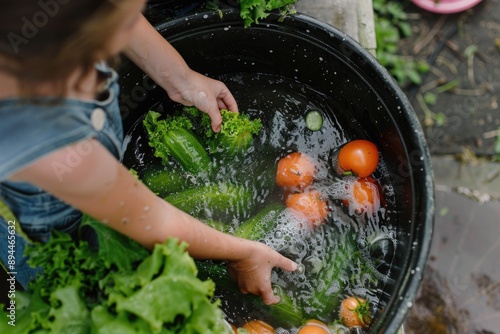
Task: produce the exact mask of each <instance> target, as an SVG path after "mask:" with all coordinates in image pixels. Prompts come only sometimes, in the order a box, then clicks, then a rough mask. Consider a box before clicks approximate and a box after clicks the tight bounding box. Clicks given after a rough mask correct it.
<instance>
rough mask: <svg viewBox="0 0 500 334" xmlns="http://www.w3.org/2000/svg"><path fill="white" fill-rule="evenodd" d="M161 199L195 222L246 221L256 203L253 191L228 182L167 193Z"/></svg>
mask: <svg viewBox="0 0 500 334" xmlns="http://www.w3.org/2000/svg"><path fill="white" fill-rule="evenodd" d="M164 199H165V200H166V201H167V202H169V203H170V204H172V205H174V206H176V207H177V208H179V209H181V210H183V211H184V212H187V213H189V214H190V215H192V216H194V217H196V218H198V219H214V220H220V221H223V222H231V221H233V220H234V219H238V220H241V219H248V218H249V217H250V216H251V215H252V214H253V211H254V210H253V207H254V206H255V204H256V203H255V199H254V196H253V191H252V189H249V188H248V187H245V186H243V185H234V184H230V183H220V184H216V185H213V184H211V185H206V186H202V187H199V188H192V189H188V190H184V191H180V192H177V193H173V194H170V195H168V196H166V197H164Z"/></svg>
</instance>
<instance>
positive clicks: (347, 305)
mask: <svg viewBox="0 0 500 334" xmlns="http://www.w3.org/2000/svg"><path fill="white" fill-rule="evenodd" d="M339 314H340V319H341V320H342V323H343V324H344V325H345V326H347V327H349V328H350V327H361V328H367V327H368V325H369V324H370V321H371V316H370V305H369V303H368V302H367V301H366V300H365V299H363V298H358V297H354V296H351V297H347V298H346V299H344V300H343V301H342V303H341V304H340V311H339Z"/></svg>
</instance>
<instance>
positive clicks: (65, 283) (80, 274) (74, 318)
mask: <svg viewBox="0 0 500 334" xmlns="http://www.w3.org/2000/svg"><path fill="white" fill-rule="evenodd" d="M83 228H87V229H89V228H90V229H91V230H92V231H94V233H95V234H96V236H97V239H98V240H99V247H98V248H97V249H95V248H94V247H91V245H90V244H89V243H88V242H87V241H84V240H78V241H75V240H72V239H71V237H70V236H69V235H67V234H65V233H62V232H54V234H53V236H52V238H51V239H50V241H49V242H47V243H45V244H42V243H35V244H33V246H31V247H30V248H29V249H28V251H27V255H28V256H29V257H30V263H31V264H32V265H34V266H41V268H42V270H43V274H42V275H40V276H39V277H38V278H36V279H35V280H34V281H33V282H31V283H30V286H29V289H28V290H27V291H22V292H21V291H19V292H16V297H15V298H16V326H15V327H12V326H10V325H8V324H7V322H6V321H2V322H0V333H13V334H15V333H35V332H36V333H75V334H78V333H116V334H118V333H120V334H122V333H127V334H131V333H141V334H142V333H213V334H219V333H232V331H231V330H230V328H229V327H227V326H226V323H225V322H224V318H223V313H222V311H221V309H220V308H219V302H215V303H213V302H212V298H213V296H214V295H213V294H214V290H215V285H214V283H213V282H212V281H209V280H206V281H202V280H200V279H199V278H198V277H197V273H198V271H197V268H196V265H195V262H194V260H193V259H192V258H191V257H190V256H189V254H188V253H187V252H186V248H187V244H186V243H179V242H178V240H176V239H169V240H167V241H166V242H165V243H163V244H158V245H156V246H155V248H154V250H153V251H152V253H150V252H149V251H148V250H146V249H145V248H143V247H142V246H140V245H139V244H137V243H135V242H134V241H133V240H131V239H129V238H127V237H125V236H123V235H121V234H119V233H117V232H115V231H114V230H112V229H110V228H109V227H107V226H106V225H104V224H102V223H100V222H97V221H95V220H92V219H91V218H89V217H84V221H83V222H82V225H81V231H82V229H83ZM0 314H1V315H2V316H3V318H6V316H5V312H4V311H0Z"/></svg>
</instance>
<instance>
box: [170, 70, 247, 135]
mask: <svg viewBox="0 0 500 334" xmlns="http://www.w3.org/2000/svg"><path fill="white" fill-rule="evenodd" d="M169 97H170V98H171V99H172V100H173V101H175V102H179V103H182V104H183V105H186V106H195V107H196V108H198V109H200V110H201V111H203V112H205V113H207V114H208V115H209V116H210V119H211V120H212V129H213V130H214V131H215V132H218V131H220V126H221V123H222V117H221V115H220V109H228V110H230V111H235V112H236V111H238V105H237V103H236V100H235V99H234V97H233V95H232V94H231V92H230V91H229V89H228V88H227V87H226V85H225V84H224V83H223V82H221V81H218V80H214V79H211V78H209V77H207V76H205V75H202V74H200V73H198V72H195V71H190V72H189V75H188V76H187V77H186V79H185V80H184V83H182V84H179V85H178V87H177V89H176V91H172V90H171V91H170V92H169Z"/></svg>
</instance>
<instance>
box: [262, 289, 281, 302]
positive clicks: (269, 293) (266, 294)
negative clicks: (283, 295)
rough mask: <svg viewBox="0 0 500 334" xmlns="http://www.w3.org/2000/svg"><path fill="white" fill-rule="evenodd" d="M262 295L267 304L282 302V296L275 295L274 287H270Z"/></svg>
mask: <svg viewBox="0 0 500 334" xmlns="http://www.w3.org/2000/svg"><path fill="white" fill-rule="evenodd" d="M261 296H262V301H263V302H264V304H266V305H273V304H278V303H279V302H280V297H278V296H275V295H274V293H273V290H272V289H269V290H268V291H267V290H266V291H262V292H261Z"/></svg>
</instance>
